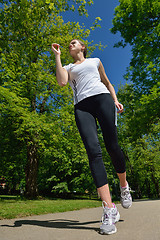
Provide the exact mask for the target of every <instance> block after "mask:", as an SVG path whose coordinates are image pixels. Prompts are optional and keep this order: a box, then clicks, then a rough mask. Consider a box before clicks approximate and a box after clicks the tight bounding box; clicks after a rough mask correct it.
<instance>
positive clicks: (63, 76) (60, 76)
mask: <svg viewBox="0 0 160 240" xmlns="http://www.w3.org/2000/svg"><path fill="white" fill-rule="evenodd" d="M51 50H52V51H53V53H54V55H55V59H56V79H57V82H58V84H59V86H61V87H63V86H65V85H66V84H67V82H68V72H67V70H66V69H64V68H63V67H62V63H61V58H60V55H61V51H60V48H59V44H57V43H53V44H52V47H51Z"/></svg>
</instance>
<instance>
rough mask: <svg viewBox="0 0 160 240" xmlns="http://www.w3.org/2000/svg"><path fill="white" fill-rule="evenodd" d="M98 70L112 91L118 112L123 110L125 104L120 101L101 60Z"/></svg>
mask: <svg viewBox="0 0 160 240" xmlns="http://www.w3.org/2000/svg"><path fill="white" fill-rule="evenodd" d="M98 71H99V74H100V77H101V81H102V82H103V83H104V85H105V86H106V87H107V89H108V90H109V92H110V94H111V96H112V98H113V101H114V103H115V105H116V107H117V108H118V113H121V112H123V105H122V104H121V103H119V102H118V99H117V96H116V93H115V90H114V87H113V86H112V84H111V83H110V81H109V79H108V77H107V75H106V73H105V70H104V67H103V64H102V62H101V61H100V65H99V68H98Z"/></svg>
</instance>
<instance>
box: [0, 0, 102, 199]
mask: <svg viewBox="0 0 160 240" xmlns="http://www.w3.org/2000/svg"><path fill="white" fill-rule="evenodd" d="M2 3H3V7H2V9H1V13H0V20H1V21H0V22H1V23H0V29H1V30H0V35H1V45H0V52H1V72H0V74H1V80H0V97H1V100H0V111H1V114H0V126H1V131H3V134H2V136H1V141H2V142H3V144H2V145H1V148H2V147H4V148H3V149H2V155H1V158H2V159H3V161H4V164H3V165H4V167H3V170H4V169H6V168H7V166H8V165H7V161H8V160H9V161H10V166H13V162H16V163H17V161H18V160H19V161H20V165H21V167H20V169H21V168H22V167H23V166H24V165H25V177H26V186H25V188H26V196H28V197H31V198H33V197H36V196H37V194H38V187H37V174H38V166H39V164H40V162H39V161H40V160H42V159H41V157H40V156H41V155H40V154H41V153H42V152H45V154H46V152H47V150H46V148H49V150H48V151H50V152H52V153H53V149H54V148H55V146H57V149H59V152H58V150H57V149H56V150H55V151H54V156H56V154H57V157H56V158H58V159H59V158H61V159H62V158H63V157H64V153H63V154H62V153H61V152H60V150H61V148H59V145H60V144H61V141H59V143H58V140H60V138H59V137H58V135H59V134H60V135H61V134H62V135H63V134H64V133H65V132H66V131H67V130H66V129H65V128H62V127H61V128H60V127H59V125H61V124H63V123H64V120H62V119H61V117H62V115H63V114H62V115H61V113H63V110H64V109H65V107H66V106H68V105H70V104H71V103H72V93H71V90H70V88H69V87H66V88H64V89H61V88H60V87H59V86H58V84H57V83H56V79H55V61H54V57H53V55H51V54H50V47H51V44H52V43H53V42H58V43H59V44H60V45H61V46H62V57H61V59H62V64H67V63H68V62H69V61H70V60H71V59H69V58H68V50H67V49H68V43H69V42H70V40H71V39H73V38H75V37H76V38H79V39H81V38H85V39H86V38H87V37H88V36H89V34H90V30H91V29H92V28H95V27H96V26H98V21H99V20H100V18H96V19H95V22H94V23H93V26H92V27H91V28H90V29H86V28H85V27H84V26H83V27H82V26H80V25H79V23H75V22H67V23H65V22H64V20H63V17H62V16H61V13H63V12H64V11H68V10H69V11H74V10H75V9H77V10H78V11H79V13H80V15H83V14H85V15H86V16H87V11H86V4H89V5H90V4H91V3H92V0H88V1H85V0H73V1H65V0H60V1H55V0H52V1H51V0H46V1H42V0H33V1H28V0H21V1H19V0H16V1H14V2H10V1H5V0H4V1H2ZM75 5H76V8H75ZM86 44H89V43H88V41H87V40H86ZM94 48H95V46H91V47H90V48H89V51H92V50H93V49H94ZM67 118H69V114H68V115H67V116H66V119H67ZM69 119H70V118H69ZM51 138H52V140H51ZM48 142H49V143H50V144H51V143H52V144H53V145H52V147H51V146H48ZM5 143H6V144H7V145H5ZM9 145H10V147H9V149H10V151H11V149H13V148H14V149H15V152H16V154H15V155H14V153H12V157H11V156H10V154H9V152H8V150H7V146H9ZM64 145H65V144H64ZM3 152H5V153H6V154H5V156H3ZM20 153H22V156H23V157H22V158H23V159H20ZM50 154H51V153H50ZM18 156H19V157H18ZM4 157H5V158H4ZM44 164H45V163H44Z"/></svg>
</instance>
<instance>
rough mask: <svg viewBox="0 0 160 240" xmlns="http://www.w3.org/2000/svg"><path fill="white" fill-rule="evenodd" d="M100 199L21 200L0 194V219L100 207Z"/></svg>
mask: <svg viewBox="0 0 160 240" xmlns="http://www.w3.org/2000/svg"><path fill="white" fill-rule="evenodd" d="M100 206H101V201H99V200H89V199H83V200H79V199H75V200H72V199H71V200H70V199H67V200H64V199H54V200H51V199H42V200H22V199H20V198H16V197H14V196H8V197H6V196H0V219H11V218H19V217H25V216H31V215H40V214H46V213H56V212H66V211H73V210H79V209H82V208H92V207H100Z"/></svg>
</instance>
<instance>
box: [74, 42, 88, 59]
mask: <svg viewBox="0 0 160 240" xmlns="http://www.w3.org/2000/svg"><path fill="white" fill-rule="evenodd" d="M74 40H77V41H78V42H79V43H80V44H81V45H82V46H83V47H85V48H84V50H83V56H84V58H86V56H87V47H86V45H85V44H84V43H83V42H82V41H81V40H79V39H74Z"/></svg>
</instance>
